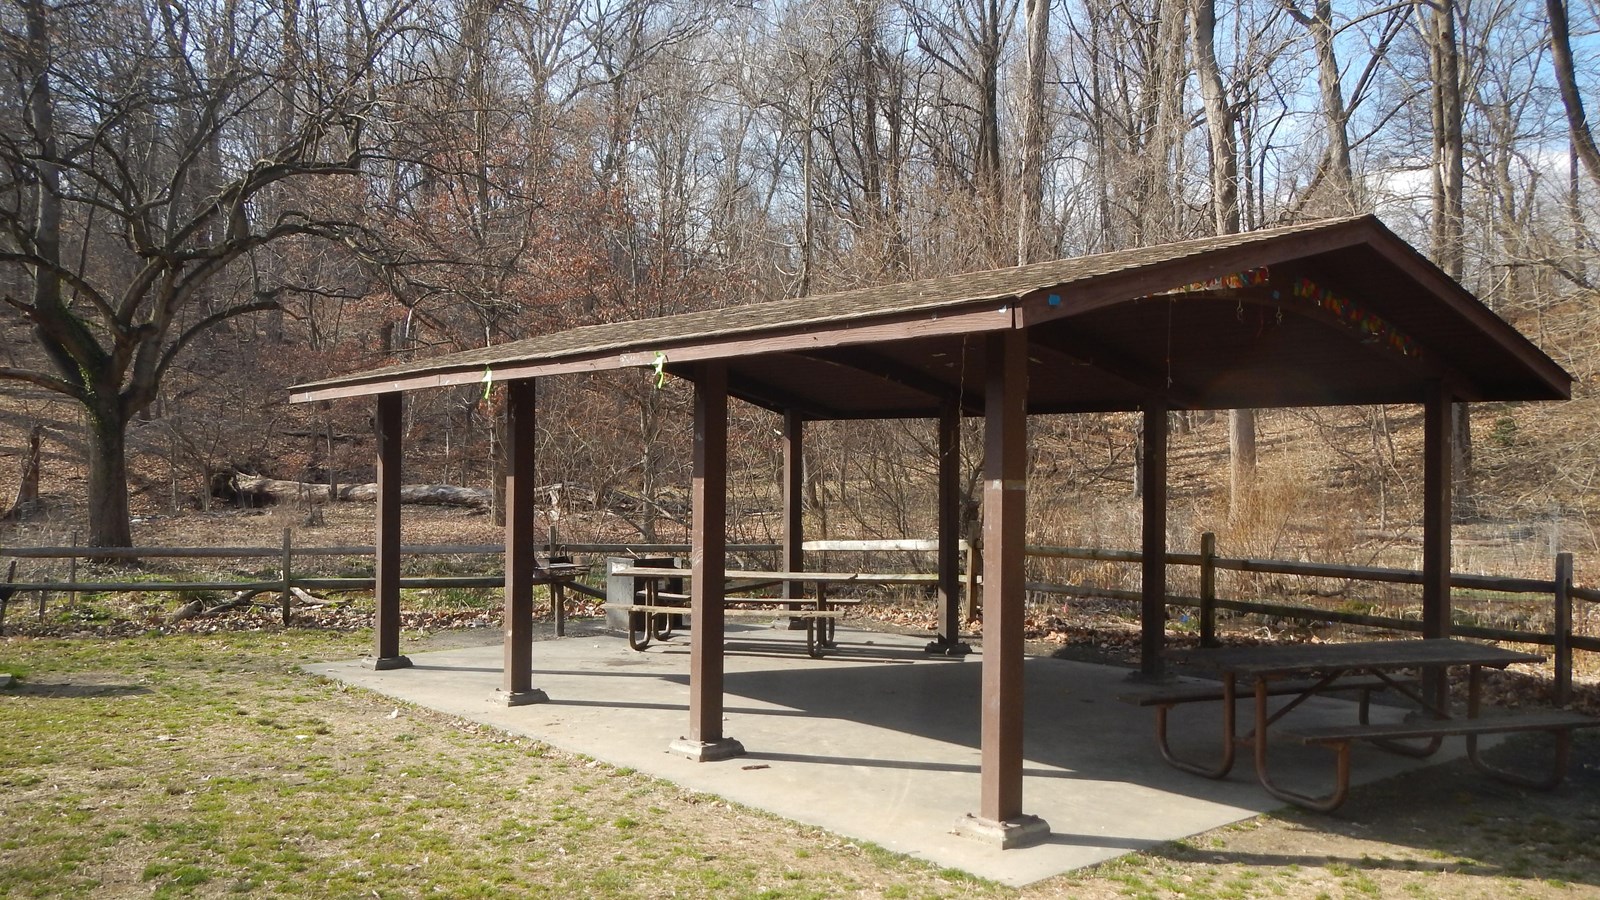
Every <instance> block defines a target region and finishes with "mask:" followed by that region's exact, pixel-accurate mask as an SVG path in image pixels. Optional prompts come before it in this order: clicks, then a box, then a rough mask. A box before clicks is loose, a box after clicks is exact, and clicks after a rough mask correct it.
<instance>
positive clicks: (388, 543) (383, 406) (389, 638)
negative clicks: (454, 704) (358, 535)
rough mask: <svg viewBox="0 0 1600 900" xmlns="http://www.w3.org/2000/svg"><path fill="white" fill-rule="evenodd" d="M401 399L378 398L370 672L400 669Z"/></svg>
mask: <svg viewBox="0 0 1600 900" xmlns="http://www.w3.org/2000/svg"><path fill="white" fill-rule="evenodd" d="M400 400H401V395H400V394H399V393H388V394H379V395H378V418H377V430H378V510H377V518H378V534H377V541H376V544H377V546H376V553H375V556H376V559H375V560H374V563H375V569H376V571H375V572H374V573H373V574H374V577H373V581H374V584H373V592H374V593H375V594H377V605H378V610H377V614H376V616H375V621H374V622H373V623H372V643H373V654H372V659H371V660H370V661H368V663H367V664H368V665H370V666H371V667H372V668H374V669H378V670H380V671H382V670H385V669H403V668H405V667H406V666H409V665H411V660H410V659H407V658H406V657H404V656H401V655H400V455H401V428H400V426H401V422H400V413H401V406H400Z"/></svg>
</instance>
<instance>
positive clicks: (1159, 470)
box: [1134, 398, 1167, 681]
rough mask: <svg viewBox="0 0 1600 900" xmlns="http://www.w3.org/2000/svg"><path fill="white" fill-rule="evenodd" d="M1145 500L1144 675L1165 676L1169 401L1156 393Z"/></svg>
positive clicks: (1148, 413)
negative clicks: (1162, 652)
mask: <svg viewBox="0 0 1600 900" xmlns="http://www.w3.org/2000/svg"><path fill="white" fill-rule="evenodd" d="M1141 477H1142V478H1143V479H1144V480H1143V482H1142V485H1141V487H1142V489H1143V490H1142V494H1143V497H1142V499H1143V502H1144V510H1143V519H1142V531H1143V539H1142V542H1141V554H1142V556H1143V560H1142V561H1141V562H1140V572H1141V576H1142V577H1141V582H1140V600H1139V671H1138V672H1137V673H1135V674H1134V677H1135V678H1136V679H1138V680H1143V681H1152V680H1159V679H1161V678H1163V677H1165V674H1166V660H1164V659H1162V657H1161V650H1162V648H1163V647H1164V646H1165V644H1166V636H1167V404H1166V402H1165V401H1164V400H1161V399H1159V398H1158V399H1154V400H1151V401H1150V402H1149V403H1147V404H1145V408H1144V471H1143V472H1142V473H1141Z"/></svg>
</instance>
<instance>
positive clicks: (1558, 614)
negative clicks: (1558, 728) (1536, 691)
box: [1555, 553, 1572, 706]
mask: <svg viewBox="0 0 1600 900" xmlns="http://www.w3.org/2000/svg"><path fill="white" fill-rule="evenodd" d="M1555 601H1556V608H1555V648H1556V649H1555V657H1556V683H1555V702H1556V705H1557V706H1566V705H1567V703H1568V702H1570V701H1571V700H1572V554H1571V553H1557V554H1556V589H1555Z"/></svg>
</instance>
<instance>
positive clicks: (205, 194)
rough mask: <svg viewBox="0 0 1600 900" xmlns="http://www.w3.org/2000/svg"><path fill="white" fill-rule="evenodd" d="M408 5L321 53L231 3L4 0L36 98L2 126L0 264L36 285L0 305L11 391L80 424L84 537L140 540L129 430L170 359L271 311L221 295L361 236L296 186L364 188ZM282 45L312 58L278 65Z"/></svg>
mask: <svg viewBox="0 0 1600 900" xmlns="http://www.w3.org/2000/svg"><path fill="white" fill-rule="evenodd" d="M403 10H404V7H403V6H395V5H390V6H378V7H368V8H367V10H366V15H364V16H363V17H359V18H357V19H353V20H351V22H355V23H359V24H358V25H357V26H356V27H355V28H354V30H353V31H352V30H350V25H351V22H340V23H338V24H339V27H340V30H341V32H342V33H341V34H340V35H339V38H338V40H337V41H334V40H332V39H331V38H330V40H329V41H327V42H326V43H324V41H323V32H324V30H330V31H331V29H332V27H333V25H334V23H332V22H322V21H320V20H319V19H317V18H315V17H309V16H308V17H302V18H300V19H297V20H292V21H290V20H285V19H283V18H281V17H279V16H278V15H276V14H275V12H274V11H273V10H270V9H263V8H260V7H241V6H238V5H236V4H231V3H223V4H219V5H212V4H201V3H197V4H186V5H183V6H178V5H174V4H168V3H155V2H148V3H147V2H138V0H132V2H114V0H99V2H94V3H91V4H88V5H87V6H85V5H83V4H74V5H73V8H71V9H70V10H69V9H67V8H64V7H61V8H58V7H56V6H53V5H51V4H50V3H48V2H46V0H14V3H13V4H12V5H11V6H10V12H11V15H9V16H6V17H5V18H4V20H3V21H4V22H5V30H6V33H5V35H4V41H3V43H0V47H3V49H0V53H3V54H4V56H5V59H4V66H5V70H6V71H7V72H9V73H10V74H11V75H12V77H13V78H14V79H15V81H14V83H13V84H12V85H11V89H12V90H14V91H15V93H16V95H18V96H22V97H25V98H26V104H25V105H24V106H22V107H21V109H20V110H19V114H20V116H21V118H20V121H15V122H13V123H12V124H11V125H10V127H7V128H5V129H0V134H4V135H5V137H4V138H3V139H0V167H3V168H0V179H3V181H0V266H4V267H8V268H13V269H21V270H22V271H23V272H24V273H25V280H26V282H27V283H28V284H29V285H30V291H29V292H28V294H27V296H19V295H14V294H6V295H5V296H4V297H3V298H0V299H3V300H4V302H5V304H6V305H8V306H9V307H11V309H12V310H14V311H15V312H16V313H18V314H19V315H20V316H22V317H23V318H25V319H26V320H27V321H28V322H29V323H30V324H31V325H32V326H33V328H34V333H35V336H36V338H37V340H38V345H39V349H40V350H41V351H42V357H43V358H42V359H39V360H38V361H37V365H30V366H17V367H6V368H4V369H0V378H6V379H11V380H14V381H24V382H28V383H31V384H34V385H37V386H39V387H43V388H46V389H48V390H51V391H55V392H57V393H60V394H63V395H65V396H67V397H70V398H71V399H73V400H74V401H76V402H78V403H80V404H82V405H83V407H84V409H85V411H86V412H87V413H88V420H89V423H90V431H91V432H92V433H91V440H90V442H89V445H90V454H89V528H90V540H91V542H93V543H95V544H98V545H101V546H122V545H127V544H128V543H130V541H131V533H130V530H129V521H128V496H127V484H128V481H127V478H128V476H127V466H126V453H125V450H126V440H125V432H126V429H127V426H128V423H129V421H130V420H131V419H132V417H134V416H135V415H136V414H138V413H139V412H140V411H141V410H143V409H145V408H146V407H148V406H149V405H150V403H151V402H152V401H153V400H154V399H155V397H156V395H157V391H158V388H159V387H160V384H161V380H162V378H163V377H164V376H165V375H166V373H167V372H168V370H169V369H170V368H171V366H172V365H173V363H174V361H175V360H176V359H177V358H178V357H179V355H180V354H181V353H182V352H183V350H184V349H185V348H186V347H188V346H189V345H190V343H191V342H193V341H194V340H195V338H196V337H198V336H199V335H201V334H203V333H205V332H206V331H207V330H209V329H211V328H214V327H215V326H217V325H218V324H220V323H222V322H225V321H228V320H230V319H233V318H235V317H238V316H242V315H246V314H248V313H252V312H257V311H261V310H265V309H269V308H272V307H273V306H274V305H275V304H276V303H277V302H278V299H277V290H278V288H277V286H275V285H272V284H266V283H259V284H257V285H255V288H254V289H253V290H252V291H250V292H248V293H245V294H243V295H232V296H222V295H218V294H217V293H215V292H213V291H211V290H209V287H210V286H211V285H212V284H213V283H214V282H215V281H216V279H217V277H218V276H219V275H220V274H221V273H223V272H225V271H228V270H230V268H231V267H233V266H234V265H235V264H237V263H241V262H243V261H247V260H248V259H250V258H251V257H252V255H255V254H259V253H261V252H263V251H264V250H265V248H268V247H270V246H272V245H274V244H276V243H279V242H283V241H289V240H293V239H298V238H328V239H336V240H343V239H348V238H349V237H350V236H351V234H352V231H353V230H352V228H351V227H350V222H349V221H348V220H346V219H344V218H343V217H342V216H337V215H334V216H330V215H328V214H325V213H324V212H322V211H320V210H319V209H318V208H317V206H316V205H315V204H309V203H307V204H302V203H298V202H290V201H289V199H288V198H289V194H288V190H289V188H290V186H291V185H292V184H293V183H295V182H298V181H303V180H316V179H325V178H332V177H350V176H355V175H357V174H359V172H360V170H361V165H362V163H363V161H364V159H365V158H366V156H367V149H368V148H367V147H366V145H365V144H364V143H363V123H364V120H365V117H366V116H367V115H368V114H369V112H370V110H371V108H372V95H371V93H370V92H369V90H368V89H367V88H368V79H369V76H370V75H371V74H372V73H373V72H374V71H375V70H376V69H377V68H378V67H379V66H380V65H382V64H383V62H384V55H385V54H386V53H387V52H389V50H390V49H391V48H390V45H391V42H392V41H393V39H394V37H395V35H396V33H397V24H398V20H399V18H400V17H401V16H402V15H403ZM330 12H331V11H330ZM296 28H298V31H296V30H295V29H296ZM285 46H288V47H292V48H293V49H294V52H295V53H297V54H299V57H300V62H301V64H299V65H296V66H293V67H289V66H285V65H283V64H282V63H283V60H282V58H281V57H280V56H278V54H281V53H282V52H284V51H283V48H284V47H285ZM290 69H292V72H289V70H290ZM286 72H287V73H288V74H292V76H293V77H294V78H296V79H298V81H296V82H295V83H294V84H292V85H289V84H285V81H284V79H285V77H286ZM280 91H287V92H289V93H290V94H292V96H293V98H294V100H293V105H294V108H295V110H296V113H297V115H296V119H295V127H294V128H292V129H290V130H288V131H287V132H286V133H283V132H280V130H279V129H276V128H274V127H273V126H272V114H273V108H274V107H275V106H276V104H275V103H274V101H273V98H274V97H275V96H276V95H278V94H279V92H280Z"/></svg>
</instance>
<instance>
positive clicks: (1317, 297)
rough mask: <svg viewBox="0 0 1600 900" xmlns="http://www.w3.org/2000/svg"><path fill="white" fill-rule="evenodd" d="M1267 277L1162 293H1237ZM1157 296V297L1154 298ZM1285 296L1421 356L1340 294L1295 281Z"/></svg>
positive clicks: (1238, 276)
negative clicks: (1236, 291) (1287, 295)
mask: <svg viewBox="0 0 1600 900" xmlns="http://www.w3.org/2000/svg"><path fill="white" fill-rule="evenodd" d="M1270 280H1271V279H1270V273H1269V271H1268V269H1267V268H1266V267H1265V266H1262V267H1261V268H1257V269H1247V270H1245V271H1243V272H1234V273H1232V274H1230V275H1224V276H1222V277H1221V278H1208V279H1206V280H1205V281H1195V282H1191V283H1189V284H1186V285H1183V286H1182V287H1179V288H1174V289H1173V290H1170V291H1165V292H1163V293H1164V294H1165V295H1167V296H1170V295H1172V294H1195V293H1202V292H1205V291H1221V290H1229V289H1232V290H1238V289H1240V288H1250V287H1263V286H1265V285H1267V283H1268V282H1269V281H1270ZM1156 296H1161V295H1156ZM1271 296H1272V299H1274V300H1281V299H1283V297H1282V296H1281V295H1280V293H1279V292H1278V291H1273V292H1272V295H1271ZM1289 296H1290V298H1292V299H1295V300H1299V301H1301V302H1302V303H1309V304H1311V305H1312V306H1315V307H1317V308H1318V309H1321V310H1322V311H1323V312H1326V313H1328V314H1329V315H1332V316H1333V317H1334V318H1335V319H1338V320H1339V323H1340V324H1342V325H1344V326H1345V327H1347V328H1350V329H1353V330H1355V331H1358V332H1360V333H1361V334H1362V336H1363V337H1364V338H1365V339H1366V340H1368V341H1371V342H1374V343H1379V344H1382V345H1384V346H1386V347H1388V348H1389V349H1390V350H1393V351H1394V352H1396V353H1399V354H1400V355H1401V356H1409V357H1411V358H1412V359H1418V358H1420V357H1421V356H1422V348H1421V347H1419V346H1418V345H1417V342H1416V341H1414V340H1412V339H1411V337H1410V335H1407V334H1406V333H1405V332H1403V331H1401V330H1400V329H1398V328H1396V327H1394V326H1393V325H1391V324H1389V323H1388V322H1387V321H1385V320H1384V319H1383V318H1382V317H1381V316H1379V315H1377V314H1376V313H1373V312H1371V311H1369V310H1367V309H1365V308H1364V307H1361V306H1359V305H1357V304H1356V303H1355V302H1354V301H1352V300H1350V299H1349V298H1348V297H1345V296H1343V295H1341V294H1337V293H1335V292H1334V291H1332V290H1329V289H1328V288H1325V287H1322V286H1321V285H1318V284H1317V283H1316V282H1314V281H1312V280H1311V279H1309V278H1296V279H1295V280H1294V283H1293V284H1292V285H1290V286H1289Z"/></svg>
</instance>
